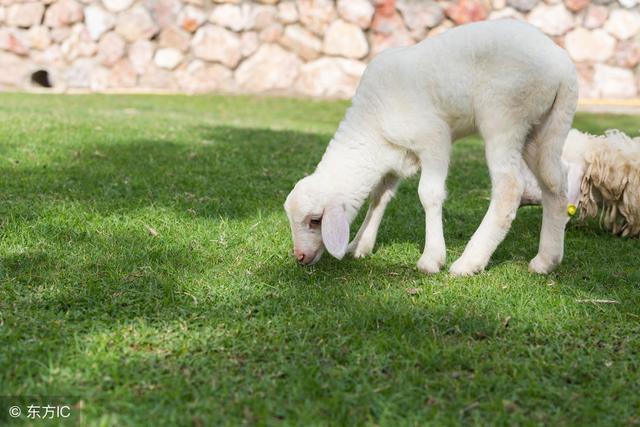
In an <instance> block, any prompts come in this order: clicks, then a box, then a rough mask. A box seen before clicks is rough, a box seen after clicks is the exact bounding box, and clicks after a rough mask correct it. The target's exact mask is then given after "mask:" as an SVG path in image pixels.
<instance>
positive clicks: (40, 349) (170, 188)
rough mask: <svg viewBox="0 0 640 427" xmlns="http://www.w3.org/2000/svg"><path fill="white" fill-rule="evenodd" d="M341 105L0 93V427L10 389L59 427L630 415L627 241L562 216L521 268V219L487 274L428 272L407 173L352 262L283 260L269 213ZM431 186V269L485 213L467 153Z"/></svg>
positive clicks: (632, 373)
mask: <svg viewBox="0 0 640 427" xmlns="http://www.w3.org/2000/svg"><path fill="white" fill-rule="evenodd" d="M347 105H348V104H347V103H345V102H317V101H308V100H291V99H271V98H246V97H214V96H211V97H184V96H98V95H96V96H93V95H92V96H45V95H19V94H3V95H0V115H1V116H0V117H2V120H1V121H0V169H1V170H2V174H1V177H2V181H1V183H0V395H3V396H6V397H4V398H3V399H0V407H2V405H3V404H4V407H2V414H0V424H2V423H3V422H6V421H7V420H9V419H8V417H7V416H6V407H7V405H8V404H9V403H11V402H14V401H18V400H20V399H22V400H20V402H22V403H21V404H26V403H28V399H29V398H27V396H40V397H42V399H43V400H45V401H46V400H47V399H49V400H52V401H53V400H56V401H58V402H62V403H65V404H67V403H68V404H71V405H72V411H73V413H72V417H71V418H70V419H69V420H70V421H69V420H68V421H65V422H63V421H60V420H58V422H61V423H63V424H65V425H68V424H78V425H105V426H110V425H113V426H129V425H186V426H191V425H193V426H203V425H239V424H248V425H274V424H286V425H380V426H400V425H424V424H429V425H459V424H476V425H487V424H491V425H506V424H510V425H536V424H540V425H576V426H583V425H625V424H639V423H640V358H639V356H640V271H639V269H638V266H639V261H638V260H639V259H640V242H638V240H625V239H621V238H618V237H612V236H609V235H608V234H606V233H605V232H603V231H602V230H600V228H599V227H598V223H597V221H592V222H589V223H587V224H583V223H579V222H577V221H575V220H572V221H571V223H570V224H569V226H568V230H567V237H566V252H565V260H564V262H563V263H562V265H561V266H560V267H559V269H558V270H557V271H556V272H555V273H553V274H551V275H549V276H539V275H534V274H530V273H528V272H527V262H528V261H529V259H531V258H532V257H533V256H534V255H535V253H536V251H537V243H538V231H539V228H540V221H541V210H540V208H539V207H526V208H522V209H520V211H519V214H518V217H517V218H516V220H515V222H514V225H513V228H512V230H511V232H510V233H509V235H508V237H507V239H506V240H505V242H504V243H503V244H502V245H501V246H500V247H499V248H498V250H497V252H496V253H495V254H494V256H493V258H492V261H491V263H490V265H489V266H488V268H487V271H486V272H484V273H482V274H479V275H477V276H474V277H470V278H452V277H449V275H448V274H447V273H444V272H443V273H440V274H437V275H434V276H426V275H423V274H420V273H419V272H418V271H417V270H416V267H415V264H416V262H417V260H418V258H419V256H420V253H421V248H422V246H423V243H424V215H423V213H422V208H421V206H420V202H419V200H418V196H417V193H416V187H417V180H416V179H415V178H414V179H411V180H409V181H407V182H405V183H404V184H403V185H402V187H401V190H400V192H399V195H398V196H397V198H396V199H395V200H394V201H393V202H392V203H391V205H390V208H389V211H388V214H387V216H386V218H385V219H384V221H383V224H382V227H381V232H380V236H379V240H378V246H377V248H376V250H375V251H374V254H373V255H372V256H371V257H370V258H367V259H363V260H352V259H345V260H343V261H341V262H337V261H336V260H333V259H331V258H330V257H328V256H325V257H324V258H323V259H322V260H321V261H320V263H318V264H317V265H315V266H314V267H311V268H302V267H300V266H298V265H296V263H295V262H294V259H293V257H292V256H291V249H292V247H291V241H290V239H291V238H290V235H289V228H288V224H287V220H286V217H285V215H284V211H283V209H282V203H283V202H284V199H285V197H286V195H287V193H288V192H289V190H290V189H291V188H292V186H293V184H294V183H295V182H296V181H297V180H298V179H299V178H301V177H302V176H304V174H305V173H309V172H311V171H312V170H313V167H314V166H315V164H316V163H317V162H318V160H319V159H320V157H321V155H322V153H323V151H324V147H325V146H326V144H327V142H328V141H329V140H330V138H331V135H332V133H333V131H334V130H335V128H336V126H337V124H338V122H339V120H340V119H341V117H342V115H343V113H344V111H345V108H346V107H347ZM639 122H640V121H639V119H638V118H637V117H630V116H607V115H586V114H583V115H579V116H578V117H577V119H576V123H575V126H576V127H578V128H580V129H583V130H588V131H591V132H601V131H604V130H605V129H607V128H609V127H617V128H620V129H622V130H624V131H626V132H629V133H630V134H632V135H637V132H638V128H639V126H638V123H639ZM448 191H449V198H448V200H447V202H446V204H445V212H444V217H445V237H446V239H447V244H448V253H447V264H448V265H449V264H450V263H451V262H453V260H454V259H455V258H456V257H457V256H459V255H460V254H461V252H462V250H463V248H464V244H465V243H466V241H467V240H468V239H469V237H470V236H471V234H472V233H473V231H474V230H475V228H476V227H477V226H478V224H479V223H480V221H481V219H482V216H483V214H484V211H485V209H486V208H487V206H488V199H487V198H488V196H489V194H490V188H489V181H488V175H487V170H486V167H485V164H484V160H483V148H482V143H481V142H480V141H479V140H478V139H475V138H469V139H467V140H464V141H461V142H459V143H458V144H456V145H455V148H454V154H453V160H452V168H451V173H450V176H449V180H448ZM361 219H362V215H360V217H359V218H358V220H357V221H356V222H359V221H361ZM356 226H357V224H355V225H354V226H353V227H352V234H353V233H354V232H355V229H356ZM588 299H608V300H615V301H618V302H619V303H618V304H594V303H585V302H581V300H588ZM9 396H13V397H9ZM34 399H35V398H34ZM24 409H25V408H24V407H23V411H24ZM3 417H4V418H3ZM25 419H26V418H25V417H24V413H23V417H22V418H21V420H22V421H24V420H25ZM52 423H54V424H55V423H56V421H55V420H54V421H53V422H52ZM46 424H47V423H45V422H34V425H46Z"/></svg>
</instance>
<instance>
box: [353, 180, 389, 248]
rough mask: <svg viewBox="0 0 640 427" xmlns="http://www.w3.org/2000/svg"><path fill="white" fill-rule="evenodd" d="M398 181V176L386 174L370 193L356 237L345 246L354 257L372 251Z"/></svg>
mask: <svg viewBox="0 0 640 427" xmlns="http://www.w3.org/2000/svg"><path fill="white" fill-rule="evenodd" d="M399 183H400V178H399V177H397V176H396V175H391V174H389V175H386V176H385V177H384V178H382V180H381V181H380V183H379V184H378V186H377V187H376V188H375V189H374V190H373V192H372V193H371V201H370V204H369V210H367V215H366V216H365V218H364V221H363V222H362V225H361V226H360V229H359V230H358V233H357V234H356V237H354V238H353V241H352V242H351V243H350V244H349V247H348V248H347V252H349V253H351V254H353V256H354V257H355V258H362V257H365V256H367V255H369V254H371V252H372V251H373V247H374V246H375V244H376V238H377V236H378V228H379V227H380V222H381V221H382V217H383V216H384V211H385V209H386V208H387V205H388V204H389V202H390V201H391V199H392V198H393V196H394V195H395V193H396V190H397V188H398V184H399Z"/></svg>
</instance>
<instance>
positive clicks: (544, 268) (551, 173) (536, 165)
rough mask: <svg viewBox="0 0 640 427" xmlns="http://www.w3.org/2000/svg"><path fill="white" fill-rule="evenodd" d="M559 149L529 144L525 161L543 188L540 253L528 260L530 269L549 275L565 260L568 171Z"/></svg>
mask: <svg viewBox="0 0 640 427" xmlns="http://www.w3.org/2000/svg"><path fill="white" fill-rule="evenodd" d="M560 149H561V145H560V148H558V149H557V150H556V153H555V155H554V153H550V152H549V151H550V150H547V151H546V152H541V151H540V150H537V149H536V147H535V145H532V144H530V146H527V150H525V161H526V162H527V165H529V167H530V168H531V171H532V172H533V173H534V175H535V176H536V178H537V179H538V183H539V185H540V189H541V190H542V229H541V230H540V245H539V247H538V254H537V255H536V256H535V258H533V259H532V260H531V262H530V263H529V270H530V271H532V272H534V273H541V274H547V273H549V272H550V271H551V270H553V269H554V268H555V267H556V266H557V265H558V264H560V262H561V261H562V257H563V253H564V229H565V226H566V224H567V221H568V219H569V217H568V216H567V203H568V199H567V174H566V169H565V167H564V165H563V164H562V161H561V160H560Z"/></svg>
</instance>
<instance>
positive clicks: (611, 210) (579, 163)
mask: <svg viewBox="0 0 640 427" xmlns="http://www.w3.org/2000/svg"><path fill="white" fill-rule="evenodd" d="M562 159H563V160H564V161H565V163H566V164H567V166H568V170H569V183H568V186H569V203H570V204H572V205H574V206H577V207H578V209H579V211H580V218H581V219H582V218H585V217H595V216H596V215H597V214H598V212H600V214H601V218H600V219H601V223H602V225H603V226H604V228H605V229H606V230H608V231H610V232H611V233H613V234H617V235H621V236H623V237H626V236H629V237H638V236H640V138H634V139H631V138H629V137H628V136H627V135H625V134H624V133H622V132H620V131H618V130H609V131H607V132H606V133H605V135H603V136H594V135H589V134H586V133H583V132H580V131H578V130H576V129H572V130H571V131H570V132H569V135H568V136H567V141H566V143H565V146H564V150H563V153H562ZM539 192H540V190H539V188H538V186H537V183H536V182H534V181H531V180H529V181H527V183H526V190H525V194H526V197H525V196H523V200H522V204H537V203H539V202H540V201H541V199H540V198H539V197H538V194H539Z"/></svg>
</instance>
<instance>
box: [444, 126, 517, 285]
mask: <svg viewBox="0 0 640 427" xmlns="http://www.w3.org/2000/svg"><path fill="white" fill-rule="evenodd" d="M524 137H525V135H524V132H522V131H520V132H506V133H502V134H498V135H497V136H495V137H493V138H491V137H489V138H487V137H485V138H486V156H487V163H488V165H489V173H490V175H491V184H492V191H491V202H490V203H489V209H488V210H487V213H486V214H485V216H484V219H483V220H482V223H481V224H480V227H478V229H477V230H476V232H475V233H474V234H473V236H472V237H471V240H470V241H469V243H468V244H467V246H466V248H465V250H464V252H463V254H462V256H461V257H460V258H458V259H457V260H456V261H455V262H454V263H453V264H452V265H451V268H450V270H449V271H450V272H451V274H453V275H454V276H468V275H471V274H474V273H478V272H480V271H482V270H483V269H484V268H485V267H486V266H487V264H488V263H489V259H490V258H491V255H493V252H494V251H495V250H496V248H497V247H498V245H499V244H500V243H501V242H502V241H503V240H504V238H505V236H506V235H507V232H508V231H509V229H510V228H511V222H512V221H513V219H514V218H515V216H516V212H517V210H518V206H519V205H520V199H521V197H522V192H523V191H524V180H523V177H522V174H521V171H520V170H519V168H520V166H521V164H522V163H521V162H522V146H523V144H524Z"/></svg>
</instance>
